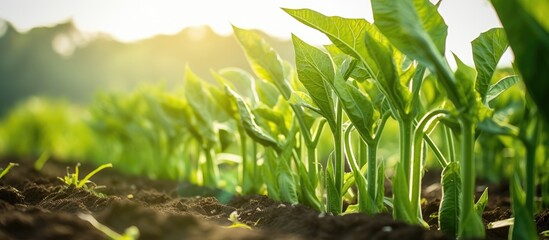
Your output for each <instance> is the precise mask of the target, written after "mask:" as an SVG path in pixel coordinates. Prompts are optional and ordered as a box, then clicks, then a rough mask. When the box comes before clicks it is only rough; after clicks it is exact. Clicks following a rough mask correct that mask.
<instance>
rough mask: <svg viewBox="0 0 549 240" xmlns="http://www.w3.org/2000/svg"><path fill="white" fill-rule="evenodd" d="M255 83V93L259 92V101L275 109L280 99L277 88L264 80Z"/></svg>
mask: <svg viewBox="0 0 549 240" xmlns="http://www.w3.org/2000/svg"><path fill="white" fill-rule="evenodd" d="M255 83H256V88H255V91H257V95H258V97H259V101H260V102H261V103H263V104H265V105H267V106H269V107H274V106H275V105H276V103H277V102H278V99H279V97H280V92H278V91H277V90H276V86H274V85H273V84H272V83H270V82H267V81H265V80H262V79H257V80H256V82H255Z"/></svg>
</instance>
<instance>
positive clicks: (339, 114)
mask: <svg viewBox="0 0 549 240" xmlns="http://www.w3.org/2000/svg"><path fill="white" fill-rule="evenodd" d="M336 105H337V106H336V108H337V111H336V127H335V129H332V130H333V132H332V134H333V137H334V155H333V156H334V158H333V164H334V173H333V174H334V176H333V178H334V187H335V189H334V190H335V191H328V195H327V200H328V212H331V213H333V214H337V215H339V214H341V211H342V210H343V198H342V196H343V193H342V191H343V175H344V170H345V168H344V167H345V162H344V161H343V133H342V123H343V111H342V107H341V105H340V104H336Z"/></svg>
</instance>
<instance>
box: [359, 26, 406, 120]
mask: <svg viewBox="0 0 549 240" xmlns="http://www.w3.org/2000/svg"><path fill="white" fill-rule="evenodd" d="M364 44H365V45H366V47H367V48H368V52H369V53H370V56H371V57H372V60H373V62H375V65H376V66H378V67H377V70H378V71H377V72H374V74H375V76H376V80H377V83H378V84H379V85H380V86H381V91H383V92H384V95H385V96H386V97H387V98H388V99H389V102H390V103H391V104H392V105H393V107H395V108H396V109H398V110H399V114H408V113H410V110H411V109H410V105H409V103H410V99H411V95H410V92H409V91H408V89H407V88H406V87H405V86H403V85H402V84H403V83H402V82H401V75H400V74H399V67H398V64H397V62H399V61H398V59H399V58H401V57H402V56H401V55H398V54H396V55H395V54H394V53H393V51H392V47H391V45H390V43H389V42H387V41H386V40H385V39H384V38H383V37H382V36H381V35H379V34H378V35H377V36H376V35H372V34H370V33H368V32H367V33H365V38H364ZM372 65H373V64H372ZM405 75H406V74H403V76H405ZM407 78H408V77H404V78H403V80H404V81H408V79H407ZM404 84H405V83H404Z"/></svg>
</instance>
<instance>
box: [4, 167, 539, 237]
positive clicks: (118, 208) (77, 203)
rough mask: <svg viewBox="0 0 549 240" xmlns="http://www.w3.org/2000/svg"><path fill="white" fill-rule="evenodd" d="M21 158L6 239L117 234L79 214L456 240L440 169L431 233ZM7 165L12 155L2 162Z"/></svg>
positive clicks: (503, 203) (140, 222)
mask: <svg viewBox="0 0 549 240" xmlns="http://www.w3.org/2000/svg"><path fill="white" fill-rule="evenodd" d="M10 160H11V161H14V160H13V159H10ZM16 162H19V164H20V166H18V167H16V168H13V169H12V171H10V172H9V173H8V175H6V176H5V177H4V178H2V179H0V239H6V240H9V239H109V238H108V237H107V236H106V235H105V234H104V233H103V232H101V231H99V230H98V229H96V228H95V227H94V226H92V225H91V224H90V223H89V222H87V221H85V220H82V219H81V218H80V217H79V216H78V214H89V215H91V216H93V217H94V218H95V219H96V220H97V221H98V222H100V223H101V224H103V225H105V226H107V227H109V228H110V229H112V230H114V231H115V232H118V233H123V232H124V231H125V230H126V229H127V228H129V227H131V226H136V227H137V228H138V229H139V232H140V238H139V239H155V240H156V239H224V240H231V239H235V240H236V239H250V240H252V239H399V240H402V239H451V238H450V237H448V236H445V235H444V234H442V233H441V232H440V231H437V230H436V229H437V227H438V226H437V219H436V216H435V215H433V214H432V213H436V211H437V210H438V204H439V203H440V200H439V198H440V187H437V186H436V182H437V180H436V177H437V175H436V173H433V174H430V175H434V177H431V178H433V179H431V178H430V177H426V178H425V181H424V191H423V192H424V196H423V197H425V198H426V199H427V201H426V203H425V204H424V206H423V214H424V217H425V220H426V221H427V222H428V223H429V224H430V226H431V229H430V230H429V229H424V228H422V227H419V226H412V225H408V224H405V223H402V222H398V221H394V220H393V219H392V218H391V216H390V215H388V214H379V215H374V216H367V215H365V214H349V215H344V216H331V215H326V214H319V213H318V212H316V211H315V210H312V209H310V208H308V207H306V206H302V205H295V206H293V205H290V204H286V203H282V202H276V201H273V200H271V199H269V198H267V197H265V196H259V195H254V196H237V197H234V198H233V199H232V200H231V201H230V202H229V203H228V204H222V203H220V202H219V201H218V200H217V199H216V198H214V197H208V195H210V194H208V192H210V191H202V192H201V193H202V194H201V195H202V196H192V195H194V194H193V192H195V190H196V187H192V186H191V185H188V184H181V183H177V182H173V181H162V180H149V179H146V178H142V177H135V176H133V177H132V176H125V175H122V174H120V173H118V172H116V170H115V169H107V170H103V171H102V172H100V173H99V174H97V175H95V176H94V177H93V178H92V180H93V181H94V183H96V184H97V185H104V186H106V188H101V189H99V188H97V189H96V190H95V193H94V192H90V191H87V190H84V189H77V188H74V187H66V186H64V184H63V183H62V182H61V181H60V180H59V179H57V177H58V176H64V175H65V174H66V167H67V166H74V163H67V162H57V161H52V160H50V161H48V163H46V165H45V166H44V168H43V169H42V171H40V172H38V171H36V170H34V169H33V168H32V162H31V161H25V160H20V161H16ZM7 163H8V161H7V159H4V160H2V161H0V166H6V165H7ZM80 170H81V172H83V173H88V172H90V171H91V170H92V168H90V167H88V166H85V165H84V166H82V167H81V169H80ZM427 176H429V174H428V175H427ZM438 177H439V176H438ZM479 189H480V190H481V191H482V190H483V188H479ZM492 189H498V188H497V187H495V188H492V187H491V188H490V190H491V192H490V193H491V195H490V197H489V199H490V200H489V204H488V206H487V207H486V211H485V213H484V220H485V222H487V223H488V222H491V221H495V220H501V219H505V218H509V217H511V212H510V210H509V208H510V201H509V197H508V192H507V195H503V196H497V194H498V193H497V192H496V191H493V192H492ZM501 189H505V188H501ZM503 191H504V190H503ZM479 195H480V193H479ZM182 196H188V197H182ZM191 196H192V197H191ZM234 211H237V213H238V214H239V220H240V221H241V222H242V223H245V224H247V225H249V226H250V227H251V228H252V229H251V230H250V229H246V228H229V226H230V225H231V224H232V223H231V222H230V221H229V220H228V218H229V215H230V214H231V213H232V212H234ZM536 222H537V224H538V230H540V231H542V230H547V229H548V228H549V212H548V211H544V212H542V213H540V214H538V215H537V216H536ZM507 233H508V228H500V229H496V230H495V231H492V230H489V231H488V232H487V236H488V239H506V238H507Z"/></svg>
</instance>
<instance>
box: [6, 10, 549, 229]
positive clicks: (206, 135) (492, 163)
mask: <svg viewBox="0 0 549 240" xmlns="http://www.w3.org/2000/svg"><path fill="white" fill-rule="evenodd" d="M494 4H495V5H496V9H497V10H498V12H499V13H500V15H502V14H503V15H505V14H508V13H507V12H506V11H508V10H509V9H507V7H509V6H507V5H506V4H504V3H502V2H499V1H496V0H494ZM508 4H509V5H513V4H521V5H513V6H518V7H523V8H522V9H521V8H518V9H519V10H520V11H519V16H518V17H519V20H521V21H524V24H525V25H524V26H527V27H528V26H529V27H530V28H528V29H525V30H524V32H525V33H534V32H535V33H539V35H536V37H535V38H534V40H533V41H529V43H531V46H532V48H535V50H539V51H541V52H543V43H544V41H545V40H546V39H545V38H544V36H545V35H544V33H546V32H543V31H537V30H540V29H543V28H542V27H544V26H546V25H545V21H544V19H542V18H539V11H538V10H536V9H533V8H532V5H529V4H527V3H525V2H523V3H517V2H514V3H508ZM504 5H505V6H504ZM437 7H438V6H436V5H434V4H432V3H431V2H430V1H428V0H394V1H389V0H373V1H372V8H373V15H374V19H375V24H372V23H369V22H368V21H366V20H364V19H346V18H342V17H337V16H325V15H323V14H321V13H318V12H315V11H312V10H309V9H297V10H295V9H284V11H286V12H287V13H288V14H289V15H291V16H292V17H294V18H295V19H296V20H298V21H300V22H302V23H304V24H305V25H307V26H309V27H312V28H314V29H316V30H318V31H320V32H322V33H323V34H325V35H326V36H327V37H328V38H329V39H330V40H331V41H332V44H330V45H327V46H324V48H317V47H315V46H312V45H310V44H308V43H306V42H304V41H303V40H301V39H299V38H298V37H296V36H293V37H292V40H293V44H294V50H295V63H296V64H295V69H294V66H293V65H292V64H290V63H289V62H288V61H286V60H283V59H282V58H281V57H280V54H279V53H278V52H277V51H275V50H274V48H273V47H272V46H271V45H270V43H269V42H268V41H266V40H265V39H264V38H263V37H262V36H261V35H260V34H258V33H256V32H254V31H250V30H245V29H240V28H238V27H233V30H234V32H235V36H236V39H237V41H238V43H239V44H240V45H241V47H242V49H243V51H244V53H245V55H246V57H247V60H248V62H249V64H250V67H251V69H252V70H253V73H254V74H255V75H252V74H250V73H248V72H246V71H245V70H242V69H239V68H225V69H221V70H219V71H213V70H212V71H211V74H212V76H213V78H214V79H215V80H216V84H211V83H208V82H206V81H205V80H204V79H203V78H202V77H199V76H198V75H197V74H195V73H194V72H193V71H192V70H191V69H190V67H188V66H187V67H186V69H185V70H186V72H185V80H184V82H183V84H182V87H183V89H181V90H180V89H176V90H172V91H167V90H165V89H164V88H161V87H143V88H140V89H138V90H137V91H135V92H132V93H129V94H102V95H98V97H97V98H96V100H95V102H94V103H93V104H92V106H91V107H90V110H89V116H88V117H86V118H82V119H80V120H79V121H80V124H82V126H84V127H83V129H82V132H79V133H82V134H83V133H86V134H87V135H86V134H83V136H87V137H88V138H90V140H89V141H88V142H87V143H86V144H84V143H81V144H82V146H81V149H82V150H81V151H80V152H79V151H76V150H78V148H76V147H75V148H74V153H73V152H71V151H72V150H71V151H67V152H70V153H71V154H73V155H70V154H68V153H67V154H66V155H63V156H69V157H71V156H76V155H78V154H81V155H82V156H87V155H86V154H89V158H91V159H92V160H93V161H94V162H95V163H97V164H101V163H105V162H112V163H114V164H116V165H121V166H125V167H124V169H122V170H123V171H127V172H131V173H134V174H146V175H148V176H150V177H153V178H171V179H177V180H179V181H186V182H191V183H197V184H202V185H206V186H209V187H216V188H217V187H219V188H224V189H228V190H229V191H231V192H239V193H241V194H256V193H259V194H268V195H269V197H271V198H272V199H274V200H280V201H285V202H288V203H290V204H298V203H301V204H306V205H308V206H310V207H312V208H314V209H316V210H318V211H323V212H330V213H333V214H341V213H342V210H343V206H344V203H345V201H347V203H354V202H356V203H357V204H356V205H353V206H352V207H350V208H348V209H347V212H353V211H358V212H365V213H368V214H375V213H379V212H384V211H388V210H389V209H391V210H392V212H393V217H395V218H396V219H398V220H402V221H405V222H408V223H412V224H419V225H421V224H423V225H425V222H424V221H423V217H422V216H421V214H422V213H421V209H420V207H421V204H420V196H421V186H422V184H421V182H422V178H423V175H424V174H425V172H426V171H427V168H431V167H432V166H433V164H432V163H431V162H433V161H435V160H436V162H435V163H438V164H439V165H440V166H441V167H442V168H443V169H444V170H443V172H442V179H441V185H442V191H443V195H442V196H441V198H442V202H441V205H440V209H439V212H438V216H439V221H440V222H439V225H440V228H441V230H442V231H443V232H445V233H448V234H449V235H453V236H456V237H458V238H482V237H484V234H485V226H484V224H483V222H482V219H481V217H482V212H483V210H484V208H485V206H486V204H487V201H488V192H487V189H486V190H485V191H484V192H483V194H482V195H481V196H480V198H479V200H478V201H477V202H476V203H475V202H474V200H475V196H474V194H475V189H476V184H475V181H476V177H477V174H478V175H479V176H481V177H488V178H490V179H492V180H500V179H504V178H506V177H508V176H509V174H514V173H516V174H517V175H519V176H517V177H515V178H514V181H513V183H512V186H511V188H512V189H511V190H512V194H513V212H514V215H515V218H516V219H517V221H515V222H516V225H515V226H514V231H513V234H514V235H513V236H514V237H516V238H521V237H533V236H534V235H535V229H534V230H532V229H533V228H532V226H531V224H530V223H531V222H532V221H531V219H532V215H533V214H534V212H535V210H536V209H535V206H534V198H535V191H534V186H535V183H536V182H541V184H542V186H546V184H547V182H548V181H547V179H548V178H547V176H546V175H547V172H546V171H545V172H544V171H543V170H537V169H544V167H546V165H547V163H546V161H544V160H545V159H546V157H547V153H546V151H545V150H544V148H545V147H546V146H547V133H546V132H544V131H545V130H546V125H545V124H546V122H544V121H542V118H541V117H540V116H539V113H538V109H540V110H539V111H541V109H542V107H543V103H540V102H539V100H537V103H538V105H541V107H540V106H536V105H534V104H533V102H531V101H530V99H529V97H528V96H527V95H526V94H525V93H524V92H523V89H522V88H523V86H522V85H521V84H517V83H520V82H521V79H522V78H521V75H517V74H515V72H514V71H513V70H510V69H497V65H498V62H499V60H500V58H501V56H502V55H503V53H504V52H505V51H506V49H507V47H508V43H507V39H509V44H510V46H511V48H513V50H514V51H518V52H519V54H518V55H517V64H518V65H517V66H518V70H519V71H520V72H521V74H522V76H525V77H526V76H529V77H530V78H531V77H532V76H536V77H538V78H539V79H543V76H544V75H543V71H541V70H540V72H541V73H536V74H534V73H533V71H532V69H530V66H526V65H525V64H524V63H520V62H521V61H527V62H528V61H531V60H524V59H527V58H529V57H535V56H538V55H536V54H535V53H534V50H532V49H529V48H527V47H523V46H522V45H520V44H518V43H517V42H518V41H519V40H517V39H521V38H522V37H517V36H509V33H510V32H509V31H513V30H512V29H515V27H517V26H518V25H514V23H509V21H507V20H504V21H502V22H503V24H504V29H500V28H495V29H491V30H488V31H487V32H484V33H482V34H480V36H479V37H478V38H476V39H475V40H473V42H472V43H471V44H472V50H473V62H474V67H471V66H468V65H467V64H466V63H465V62H466V61H462V59H460V58H459V57H458V56H456V55H454V56H453V59H454V60H455V62H456V65H457V68H456V69H454V70H453V69H451V68H450V67H449V64H448V59H447V58H446V57H445V55H444V53H445V42H446V36H447V31H448V30H447V26H446V24H445V23H444V20H443V18H442V16H441V15H440V14H439V13H438V10H437ZM504 12H505V14H504ZM526 13H531V16H530V15H528V14H526ZM508 24H511V27H510V28H508V27H507V26H506V25H508ZM521 26H522V25H521ZM525 28H526V27H525ZM515 30H516V29H515ZM517 44H518V45H517ZM517 48H518V50H517ZM519 56H521V57H519ZM539 59H541V60H540V61H542V60H543V57H539ZM540 64H541V63H536V64H534V65H533V66H537V67H539V66H541V65H540ZM540 69H545V68H540ZM528 81H533V80H532V79H530V80H528ZM537 81H539V80H537ZM526 86H527V88H529V89H530V90H529V91H530V92H531V94H532V98H533V99H534V100H536V96H535V94H533V92H534V91H535V90H531V88H532V86H529V85H528V82H527V84H526ZM536 90H537V89H536ZM34 104H36V103H34ZM53 105H54V104H52V106H46V107H44V109H42V110H40V111H37V112H33V111H29V110H21V109H19V110H16V111H14V113H13V116H11V115H10V117H8V118H7V120H5V121H4V124H3V125H0V126H1V127H0V136H1V137H2V138H0V145H3V148H1V149H3V150H4V152H7V153H13V152H16V153H25V154H28V153H29V152H30V153H31V154H34V155H37V154H43V155H42V156H46V155H47V154H48V153H51V155H52V156H55V157H57V156H59V155H61V154H60V153H61V150H60V149H58V148H57V145H49V144H50V143H58V142H61V141H57V142H56V141H53V140H55V138H54V137H55V136H56V134H57V131H59V128H55V127H52V129H53V130H51V131H50V130H47V131H46V130H45V129H48V128H49V127H51V125H50V124H52V123H53V122H55V123H56V124H57V123H61V124H65V126H71V125H70V124H67V123H68V120H67V118H68V116H72V115H70V114H67V112H70V111H69V110H68V109H69V108H68V107H63V108H61V110H59V111H51V109H55V107H54V106H53ZM23 106H25V105H23ZM52 113H55V114H52ZM46 116H48V117H46ZM42 118H44V119H45V120H43V119H42ZM389 118H392V120H391V119H389ZM325 125H328V126H329V128H330V133H331V134H330V135H328V134H324V133H323V129H324V127H325ZM386 125H387V127H386ZM397 125H398V127H397ZM75 126H80V125H78V124H75ZM397 128H398V130H397ZM71 129H72V128H71ZM397 131H398V133H397ZM19 133H22V134H21V135H18V134H19ZM29 136H33V137H29ZM66 137H67V138H63V139H66V140H64V141H66V142H67V143H71V144H76V142H78V141H72V140H73V139H76V138H75V136H73V135H67V136H66ZM10 138H15V139H20V140H21V141H19V142H18V141H8V140H7V139H10ZM382 138H383V139H382ZM397 138H398V145H399V146H398V147H397V146H396V142H397ZM52 139H53V140H52ZM23 143H25V144H23ZM477 143H478V144H477ZM63 146H70V144H67V145H63ZM478 146H480V148H479V147H478ZM0 147H2V146H0ZM18 148H19V149H18ZM395 148H398V149H399V150H398V151H397V150H395ZM10 151H11V152H10ZM479 157H480V158H479ZM434 158H436V159H434ZM43 159H47V158H45V157H44V158H43ZM524 159H525V161H523V160H524ZM38 162H41V161H37V165H39V164H38ZM105 166H106V165H102V166H101V167H100V168H102V167H103V168H104V167H105ZM346 166H349V167H350V170H347V169H346V168H345V167H346ZM97 171H98V170H97ZM97 171H94V172H92V173H90V174H92V175H93V174H94V173H96V172H97ZM386 171H387V173H388V174H386ZM386 175H387V176H391V179H390V180H391V181H392V189H391V190H392V193H393V195H392V196H391V197H385V195H384V185H385V180H386V179H385V176H386ZM89 177H91V176H89ZM89 177H86V178H84V179H82V180H79V179H78V165H77V168H76V171H75V173H68V174H67V176H66V177H65V178H63V179H62V180H63V181H64V182H65V183H67V184H69V185H70V184H73V185H75V186H77V187H78V186H79V187H86V182H87V181H88V179H89ZM538 178H539V179H538ZM523 179H524V180H525V184H524V187H525V189H524V190H523V189H522V187H521V180H523ZM229 195H230V194H229ZM547 195H548V194H547V193H546V192H545V191H542V198H543V200H544V201H546V199H548V198H547ZM231 217H232V220H231V221H233V223H235V225H236V226H240V227H243V226H241V225H240V222H239V221H238V219H237V216H236V213H235V214H234V216H233V215H231Z"/></svg>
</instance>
